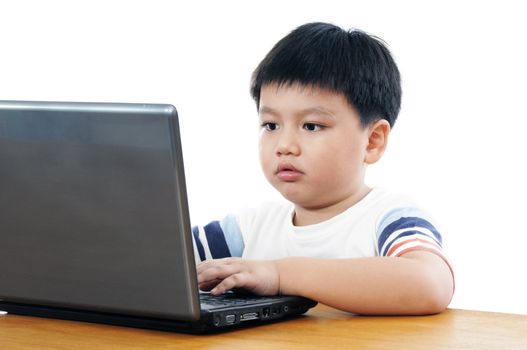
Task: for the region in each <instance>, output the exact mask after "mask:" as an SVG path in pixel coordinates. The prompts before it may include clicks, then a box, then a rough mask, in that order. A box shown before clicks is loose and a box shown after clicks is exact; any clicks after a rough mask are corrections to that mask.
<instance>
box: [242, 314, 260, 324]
mask: <svg viewBox="0 0 527 350" xmlns="http://www.w3.org/2000/svg"><path fill="white" fill-rule="evenodd" d="M259 318H260V315H258V312H248V313H246V314H242V315H241V316H240V321H242V322H243V321H250V320H257V319H259Z"/></svg>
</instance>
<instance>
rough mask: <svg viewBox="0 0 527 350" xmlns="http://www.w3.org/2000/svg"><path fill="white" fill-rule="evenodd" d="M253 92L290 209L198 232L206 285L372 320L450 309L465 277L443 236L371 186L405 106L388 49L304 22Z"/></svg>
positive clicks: (270, 170)
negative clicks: (453, 264)
mask: <svg viewBox="0 0 527 350" xmlns="http://www.w3.org/2000/svg"><path fill="white" fill-rule="evenodd" d="M251 93H252V96H253V98H254V99H255V101H256V105H257V108H258V114H259V119H260V125H261V133H260V161H261V165H262V169H263V171H264V174H265V176H266V178H267V180H268V181H269V182H270V183H271V184H272V185H273V186H274V187H275V188H276V189H277V190H278V191H279V192H280V193H281V194H282V195H283V196H284V197H285V198H286V199H287V200H288V201H289V202H290V203H287V204H283V205H282V204H265V205H263V206H261V207H259V208H256V209H247V210H246V211H245V212H243V213H240V214H239V215H237V216H227V217H226V218H225V219H224V220H223V221H222V222H218V221H215V222H211V223H210V224H208V225H207V226H205V227H194V228H193V234H194V239H195V250H196V256H197V257H199V258H200V260H202V261H203V262H201V263H199V264H198V268H197V270H198V283H199V286H200V288H201V289H202V290H207V291H209V290H210V291H211V293H212V294H221V293H224V292H225V291H227V290H230V289H233V288H245V289H248V290H250V291H252V292H254V293H257V294H262V295H272V294H290V295H300V296H304V297H307V298H310V299H313V300H316V301H318V302H321V303H324V304H327V305H330V306H332V307H335V308H338V309H341V310H344V311H349V312H353V313H360V314H431V313H438V312H441V311H443V310H444V309H445V308H446V307H447V306H448V304H449V302H450V300H451V297H452V294H453V289H454V281H453V274H452V270H451V268H450V265H449V264H448V262H447V259H446V258H445V257H444V255H443V253H442V249H441V235H440V233H439V232H438V231H437V230H436V228H435V227H434V226H433V225H432V223H431V222H430V220H429V219H428V218H427V216H426V215H425V214H424V213H423V212H422V211H421V210H419V208H417V207H416V206H415V205H413V204H412V202H410V201H409V200H407V199H406V198H405V197H402V196H398V195H395V194H391V193H388V192H387V191H384V190H382V189H379V188H374V189H370V188H368V187H367V186H366V184H365V183H364V175H365V171H366V168H367V166H368V165H369V164H373V163H375V162H377V161H378V160H379V159H380V158H381V156H382V155H383V153H384V150H385V148H386V145H387V141H388V136H389V133H390V129H391V128H392V127H393V124H394V122H395V120H396V118H397V114H398V112H399V108H400V101H401V88H400V78H399V72H398V69H397V66H396V65H395V62H394V61H393V59H392V57H391V55H390V52H389V51H388V49H387V48H386V47H385V46H384V45H383V43H381V42H380V41H379V40H378V39H376V38H374V37H371V36H369V35H368V34H366V33H364V32H361V31H357V30H353V31H349V32H347V31H344V30H343V29H341V28H339V27H336V26H334V25H331V24H326V23H310V24H306V25H303V26H300V27H299V28H297V29H295V30H294V31H293V32H291V33H290V34H289V35H287V36H286V37H284V38H283V39H282V40H281V41H279V42H278V43H277V44H276V45H275V47H274V48H273V49H272V50H271V51H270V52H269V53H268V55H267V56H266V57H265V58H264V60H263V61H262V62H261V63H260V65H259V66H258V67H257V69H256V71H255V72H254V74H253V77H252V86H251ZM211 258H213V259H211Z"/></svg>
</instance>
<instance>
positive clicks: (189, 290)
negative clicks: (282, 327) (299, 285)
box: [0, 101, 316, 332]
mask: <svg viewBox="0 0 527 350" xmlns="http://www.w3.org/2000/svg"><path fill="white" fill-rule="evenodd" d="M201 296H203V293H200V292H199V290H198V286H197V279H196V270H195V262H194V255H193V242H192V233H191V227H190V220H189V214H188V205H187V194H186V187H185V177H184V169H183V158H182V154H181V141H180V134H179V125H178V117H177V112H176V109H175V108H174V107H173V106H172V105H162V104H118V103H71V102H27V101H0V310H4V311H7V312H8V313H14V314H23V315H32V316H42V317H53V318H64V319H74V320H82V321H90V322H100V323H110V324H117V325H125V326H136V327H144V328H155V329H163V330H175V331H187V332H205V331H210V330H222V329H228V328H232V327H236V326H241V325H248V324H261V323H263V322H262V321H273V320H277V319H280V318H283V317H286V316H290V315H295V314H301V313H304V312H306V311H307V310H308V309H309V308H311V307H313V306H315V305H316V303H315V302H313V301H311V300H307V299H304V298H299V297H292V296H276V297H257V296H253V295H247V294H243V295H239V294H238V293H234V292H230V293H227V294H226V295H224V296H223V297H221V298H217V297H212V296H210V295H208V298H209V299H211V300H209V301H206V302H201V301H200V299H201ZM233 305H235V306H233Z"/></svg>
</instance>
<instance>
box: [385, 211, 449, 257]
mask: <svg viewBox="0 0 527 350" xmlns="http://www.w3.org/2000/svg"><path fill="white" fill-rule="evenodd" d="M442 245H443V242H442V237H441V234H440V233H439V231H438V230H437V229H436V228H435V227H434V225H433V224H432V223H431V220H430V219H429V218H427V216H426V215H425V214H424V213H423V212H422V211H421V210H419V209H417V208H410V207H407V208H397V209H394V210H392V211H390V212H388V213H387V214H386V215H385V216H384V217H383V218H382V219H381V221H380V222H379V226H378V227H377V248H378V252H379V255H380V256H392V257H397V256H401V255H403V254H406V253H408V252H411V251H416V250H427V251H430V252H433V253H435V254H437V255H439V256H440V257H442V258H443V259H444V260H445V261H446V262H447V263H448V259H447V258H446V257H445V256H444V254H443V249H442Z"/></svg>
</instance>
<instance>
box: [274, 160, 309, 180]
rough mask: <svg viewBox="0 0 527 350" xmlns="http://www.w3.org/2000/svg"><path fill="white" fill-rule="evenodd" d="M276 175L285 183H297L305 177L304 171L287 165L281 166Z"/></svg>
mask: <svg viewBox="0 0 527 350" xmlns="http://www.w3.org/2000/svg"><path fill="white" fill-rule="evenodd" d="M275 174H276V176H277V177H278V178H279V179H280V180H282V181H285V182H294V181H297V180H299V179H300V178H301V177H302V175H304V173H303V172H302V171H300V170H298V169H296V168H295V167H294V166H292V165H291V164H287V163H284V164H279V165H278V168H277V169H276V172H275Z"/></svg>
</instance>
